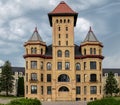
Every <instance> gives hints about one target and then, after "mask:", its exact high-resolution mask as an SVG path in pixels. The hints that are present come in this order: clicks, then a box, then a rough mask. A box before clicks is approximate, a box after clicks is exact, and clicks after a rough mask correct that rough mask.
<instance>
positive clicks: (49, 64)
mask: <svg viewBox="0 0 120 105" xmlns="http://www.w3.org/2000/svg"><path fill="white" fill-rule="evenodd" d="M51 69H52V64H51V63H50V62H48V63H47V70H51Z"/></svg>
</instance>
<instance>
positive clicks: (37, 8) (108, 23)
mask: <svg viewBox="0 0 120 105" xmlns="http://www.w3.org/2000/svg"><path fill="white" fill-rule="evenodd" d="M64 1H65V2H66V3H67V4H68V5H69V6H70V7H71V8H72V9H73V10H75V11H76V12H78V13H79V15H78V19H77V25H76V27H75V43H76V44H78V45H80V43H81V42H82V41H83V40H84V38H85V36H86V35H87V32H88V30H89V27H90V26H92V30H93V31H94V33H95V35H96V37H97V39H98V40H99V41H101V42H102V43H103V45H104V48H103V55H104V56H105V59H104V60H103V67H107V68H120V0H64ZM59 2H60V0H0V65H2V64H3V63H4V61H6V60H9V61H10V62H11V63H12V66H20V67H24V59H23V55H24V47H23V44H24V42H25V41H27V40H28V39H29V38H30V36H31V35H32V33H33V31H34V28H35V27H36V26H37V27H38V31H39V33H40V35H41V37H42V39H43V40H44V41H45V42H46V43H47V45H49V44H51V43H52V30H51V27H50V25H49V21H48V16H47V14H48V13H49V12H51V11H52V10H53V9H54V8H55V7H56V6H57V5H58V4H59Z"/></svg>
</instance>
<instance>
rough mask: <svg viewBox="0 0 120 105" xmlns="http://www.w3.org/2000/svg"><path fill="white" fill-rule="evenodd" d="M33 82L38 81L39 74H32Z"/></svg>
mask: <svg viewBox="0 0 120 105" xmlns="http://www.w3.org/2000/svg"><path fill="white" fill-rule="evenodd" d="M31 80H32V81H37V74H36V73H32V74H31Z"/></svg>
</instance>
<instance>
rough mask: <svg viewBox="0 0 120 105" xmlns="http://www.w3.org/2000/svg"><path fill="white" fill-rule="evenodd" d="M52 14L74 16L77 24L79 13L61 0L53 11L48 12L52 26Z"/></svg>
mask: <svg viewBox="0 0 120 105" xmlns="http://www.w3.org/2000/svg"><path fill="white" fill-rule="evenodd" d="M52 16H74V26H75V25H76V21H77V16H78V13H77V12H75V11H73V10H72V9H71V8H70V7H69V6H68V5H67V4H66V3H65V2H64V1H61V2H60V3H59V4H58V5H57V7H56V8H55V9H54V10H53V11H52V12H50V13H48V17H49V21H50V26H52Z"/></svg>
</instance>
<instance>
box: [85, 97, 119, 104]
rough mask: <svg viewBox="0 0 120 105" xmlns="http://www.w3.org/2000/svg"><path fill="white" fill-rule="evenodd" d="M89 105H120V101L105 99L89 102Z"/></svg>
mask: <svg viewBox="0 0 120 105" xmlns="http://www.w3.org/2000/svg"><path fill="white" fill-rule="evenodd" d="M87 105H120V100H116V99H114V98H103V99H101V100H96V101H92V102H89V103H88V104H87Z"/></svg>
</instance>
